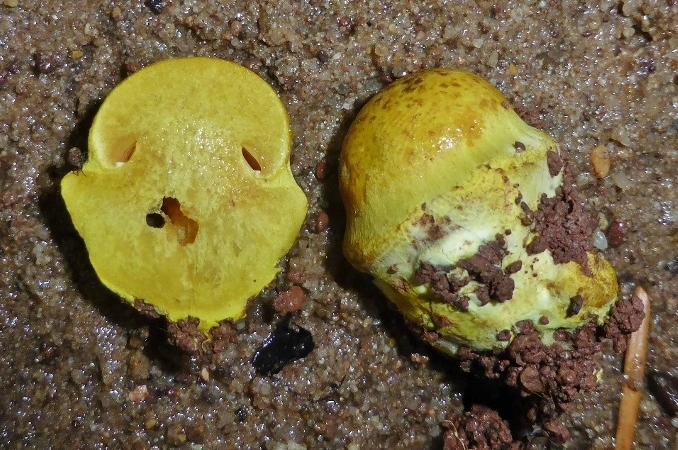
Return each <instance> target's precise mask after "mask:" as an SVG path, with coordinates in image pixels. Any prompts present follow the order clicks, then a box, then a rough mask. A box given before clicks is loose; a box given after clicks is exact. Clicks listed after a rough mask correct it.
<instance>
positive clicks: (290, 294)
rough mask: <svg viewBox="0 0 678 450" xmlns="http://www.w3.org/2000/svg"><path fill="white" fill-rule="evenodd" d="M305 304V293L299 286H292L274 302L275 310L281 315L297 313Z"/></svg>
mask: <svg viewBox="0 0 678 450" xmlns="http://www.w3.org/2000/svg"><path fill="white" fill-rule="evenodd" d="M303 304H304V291H303V290H302V289H301V288H300V287H299V286H292V287H291V288H290V289H289V290H287V291H285V292H283V293H282V294H280V295H278V296H277V297H276V298H275V299H274V300H273V308H274V309H275V312H277V313H278V314H280V315H285V314H289V313H293V312H297V311H299V310H300V309H301V307H302V305H303Z"/></svg>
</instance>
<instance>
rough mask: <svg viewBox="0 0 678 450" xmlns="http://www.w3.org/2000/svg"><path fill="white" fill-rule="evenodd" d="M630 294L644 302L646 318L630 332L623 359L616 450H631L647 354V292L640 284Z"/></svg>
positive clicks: (648, 313)
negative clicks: (624, 379) (622, 384)
mask: <svg viewBox="0 0 678 450" xmlns="http://www.w3.org/2000/svg"><path fill="white" fill-rule="evenodd" d="M633 296H634V297H636V298H638V299H640V300H641V301H642V302H643V312H644V313H645V318H643V322H642V323H641V324H640V328H638V330H637V331H635V332H634V333H633V334H631V337H630V338H629V344H628V347H627V349H626V358H625V359H624V376H625V377H626V382H625V383H624V386H623V388H622V396H621V401H620V403H619V420H618V422H617V446H616V450H631V449H632V448H633V436H634V434H635V431H636V420H637V419H638V409H639V408H640V399H641V397H642V393H641V389H642V387H643V383H644V378H645V356H646V355H647V341H648V337H649V334H650V301H649V299H648V297H647V293H646V292H645V290H644V289H643V288H641V287H638V288H636V290H635V292H634V293H633Z"/></svg>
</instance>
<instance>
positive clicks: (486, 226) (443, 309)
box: [340, 70, 618, 354]
mask: <svg viewBox="0 0 678 450" xmlns="http://www.w3.org/2000/svg"><path fill="white" fill-rule="evenodd" d="M561 167H562V161H561V160H560V157H559V148H558V145H557V143H556V142H555V141H554V140H553V138H551V137H550V136H549V135H548V134H546V133H544V132H542V131H539V130H537V129H534V128H532V127H530V126H528V125H527V124H525V123H524V122H523V121H522V120H521V119H520V118H519V117H518V115H517V114H516V113H515V112H514V111H513V109H512V108H511V107H510V106H509V104H508V102H507V101H506V99H505V98H504V96H503V95H502V94H501V93H500V92H499V91H498V90H497V89H495V88H494V87H493V86H492V85H490V84H489V83H488V82H486V81H484V80H483V79H481V78H479V77H477V76H475V75H473V74H470V73H467V72H463V71H459V70H428V71H424V72H419V73H415V74H413V75H410V76H407V77H405V78H403V79H400V80H398V81H396V82H394V83H393V84H391V85H390V86H389V87H388V88H387V89H386V90H384V91H383V92H381V93H379V94H378V95H376V96H375V97H374V98H372V99H371V100H370V101H369V102H368V103H367V105H366V106H365V107H364V108H363V109H362V110H361V111H360V113H359V114H358V116H357V117H356V119H355V121H354V123H353V124H352V125H351V128H350V129H349V132H348V134H347V137H346V139H345V142H344V146H343V149H342V153H341V157H340V183H341V186H340V187H341V194H342V197H343V200H344V204H345V207H346V212H347V230H346V236H345V240H344V253H345V255H346V257H347V259H348V260H349V261H350V262H351V264H352V265H353V266H355V267H356V268H357V269H358V270H361V271H363V272H367V273H370V274H372V275H373V276H374V278H375V283H376V284H377V285H378V286H379V288H380V289H381V290H382V291H383V292H384V294H385V295H386V296H387V297H388V298H389V299H390V300H391V301H392V302H393V303H395V305H396V306H397V307H398V309H399V310H400V311H401V312H402V314H403V315H404V316H405V318H406V319H407V320H408V321H409V322H410V323H412V324H414V325H415V326H416V327H420V328H423V329H424V330H429V331H435V332H436V333H437V340H436V341H435V343H434V345H436V346H437V347H438V348H440V349H441V350H443V351H445V352H447V353H451V354H454V353H456V351H457V349H458V347H459V345H466V346H470V347H471V348H474V349H477V350H488V349H492V348H495V347H504V346H506V345H507V344H508V343H509V342H510V340H511V336H512V335H515V331H516V328H517V325H516V324H519V323H520V322H521V321H525V320H530V321H532V322H533V323H534V326H535V329H537V330H538V331H540V332H541V333H542V336H543V340H544V342H545V343H547V344H548V343H551V342H553V332H554V331H555V330H557V329H561V328H565V329H571V328H575V327H578V326H580V325H582V324H583V323H584V322H587V321H590V320H595V321H597V322H598V323H601V322H602V321H603V320H604V318H605V316H606V314H607V313H608V310H609V308H610V306H611V305H612V304H613V303H614V302H615V301H616V299H617V296H618V286H617V281H616V275H615V273H614V270H613V269H612V267H611V266H610V265H609V264H608V263H607V262H606V261H605V260H604V259H603V258H602V257H601V256H600V255H599V254H597V253H595V252H593V251H588V252H584V253H583V259H582V258H580V259H578V260H572V261H565V260H564V258H563V257H562V255H558V254H554V252H552V251H551V249H549V248H540V245H536V244H535V243H537V242H540V230H539V227H538V226H537V224H535V223H534V220H533V218H532V217H531V214H532V213H533V212H535V211H538V210H539V208H540V205H541V204H542V203H543V202H544V201H545V199H551V198H555V197H558V196H559V195H560V194H561V189H559V188H560V187H561V186H563V171H562V170H561ZM566 220H567V219H566V218H563V221H566ZM541 247H543V245H542V246H541ZM474 258H475V259H474ZM565 259H566V258H565ZM483 264H484V265H486V266H487V267H485V269H487V270H489V271H490V272H494V275H497V274H500V276H499V279H498V280H495V281H488V279H487V278H488V277H487V276H485V275H487V274H485V275H484V274H483V273H480V272H482V271H483V270H485V269H483V267H480V266H483ZM493 283H494V285H493ZM446 288H447V289H448V290H447V293H445V292H441V291H444V290H445V289H446Z"/></svg>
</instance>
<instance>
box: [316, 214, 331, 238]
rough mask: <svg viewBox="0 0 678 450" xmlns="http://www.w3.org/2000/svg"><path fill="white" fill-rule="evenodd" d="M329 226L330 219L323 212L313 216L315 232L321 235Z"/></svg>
mask: <svg viewBox="0 0 678 450" xmlns="http://www.w3.org/2000/svg"><path fill="white" fill-rule="evenodd" d="M329 226H330V217H329V216H328V215H327V213H326V212H325V211H321V212H319V213H318V215H317V216H315V232H316V233H322V232H323V231H326V230H327V229H328V228H329Z"/></svg>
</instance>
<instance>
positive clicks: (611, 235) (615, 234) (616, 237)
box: [605, 221, 627, 248]
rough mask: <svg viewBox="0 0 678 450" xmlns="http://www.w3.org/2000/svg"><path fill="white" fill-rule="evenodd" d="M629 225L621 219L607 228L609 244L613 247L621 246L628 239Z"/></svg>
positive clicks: (606, 234)
mask: <svg viewBox="0 0 678 450" xmlns="http://www.w3.org/2000/svg"><path fill="white" fill-rule="evenodd" d="M626 232H627V227H626V224H624V223H623V222H619V221H614V222H612V223H611V224H610V226H609V227H608V229H607V233H605V236H606V238H607V245H609V246H610V247H612V248H615V247H619V246H620V245H622V244H623V243H624V241H625V240H626Z"/></svg>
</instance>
